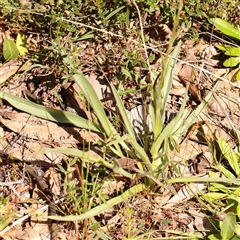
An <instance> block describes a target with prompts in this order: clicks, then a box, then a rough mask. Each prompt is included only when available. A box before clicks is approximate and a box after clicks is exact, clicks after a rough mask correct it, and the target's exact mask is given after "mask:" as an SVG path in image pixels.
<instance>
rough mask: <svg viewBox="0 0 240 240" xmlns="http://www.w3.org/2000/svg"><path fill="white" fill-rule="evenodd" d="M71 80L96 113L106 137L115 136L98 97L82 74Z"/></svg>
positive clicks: (74, 76) (114, 131)
mask: <svg viewBox="0 0 240 240" xmlns="http://www.w3.org/2000/svg"><path fill="white" fill-rule="evenodd" d="M73 78H74V80H75V82H76V83H77V85H78V86H79V87H80V89H81V91H82V93H83V95H84V96H85V98H86V99H87V101H88V102H89V103H90V105H91V107H92V108H93V109H94V112H95V113H96V115H97V117H98V119H99V121H100V123H101V125H102V127H103V128H104V130H105V132H106V134H107V136H108V137H110V136H114V135H116V134H117V132H116V130H115V129H114V127H113V125H112V124H111V123H110V121H109V120H108V118H107V116H106V114H105V112H104V109H103V106H102V103H101V102H100V100H99V99H98V96H97V94H96V92H95V91H94V89H93V87H92V85H91V84H90V83H89V81H88V80H87V79H86V78H85V77H84V75H83V74H82V73H77V74H75V75H73Z"/></svg>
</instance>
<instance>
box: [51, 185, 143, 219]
mask: <svg viewBox="0 0 240 240" xmlns="http://www.w3.org/2000/svg"><path fill="white" fill-rule="evenodd" d="M145 189H146V187H145V185H144V184H138V185H136V186H134V187H132V188H130V189H128V190H127V191H126V192H124V193H123V194H121V195H120V196H118V197H115V198H112V199H111V200H108V201H107V202H105V203H103V204H101V205H99V206H97V207H95V208H92V209H90V210H88V211H87V212H85V213H83V214H81V215H77V216H71V215H69V216H65V217H60V216H49V217H48V218H50V219H55V220H58V221H81V220H84V219H87V218H92V217H94V216H96V215H99V214H100V213H102V212H104V211H106V210H108V209H109V208H111V207H112V206H114V205H116V204H119V203H121V202H123V201H126V200H127V199H128V198H130V197H131V196H133V195H135V194H137V193H139V192H141V191H143V190H145Z"/></svg>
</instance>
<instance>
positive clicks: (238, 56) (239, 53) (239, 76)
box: [210, 18, 240, 81]
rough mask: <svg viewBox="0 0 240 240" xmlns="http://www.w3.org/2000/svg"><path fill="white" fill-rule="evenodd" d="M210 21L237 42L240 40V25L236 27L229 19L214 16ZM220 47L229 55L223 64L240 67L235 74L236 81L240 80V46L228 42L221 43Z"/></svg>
mask: <svg viewBox="0 0 240 240" xmlns="http://www.w3.org/2000/svg"><path fill="white" fill-rule="evenodd" d="M210 22H211V23H212V24H213V25H214V26H215V27H216V28H217V29H218V30H220V31H221V32H222V33H223V34H224V35H226V36H228V37H229V38H231V39H232V40H233V41H235V42H236V43H237V42H238V43H239V41H240V25H238V26H237V27H236V28H234V27H233V26H232V25H231V24H230V23H228V22H227V21H225V20H223V19H220V18H212V19H210ZM217 47H218V49H220V50H222V51H223V52H224V54H225V55H227V56H229V58H228V59H227V60H225V61H224V63H223V65H224V66H225V67H230V68H232V67H238V71H237V73H236V74H235V79H236V81H239V80H240V68H239V64H240V47H239V46H237V47H233V46H232V45H227V44H219V45H218V46H217Z"/></svg>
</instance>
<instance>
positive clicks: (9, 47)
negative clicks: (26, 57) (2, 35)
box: [3, 39, 19, 61]
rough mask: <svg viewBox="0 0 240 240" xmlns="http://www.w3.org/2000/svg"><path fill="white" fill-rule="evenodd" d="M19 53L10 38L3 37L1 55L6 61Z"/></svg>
mask: <svg viewBox="0 0 240 240" xmlns="http://www.w3.org/2000/svg"><path fill="white" fill-rule="evenodd" d="M18 55H19V52H18V48H17V46H16V44H15V42H14V41H13V40H11V39H5V40H4V42H3V57H4V59H5V60H6V61H10V60H12V59H15V58H17V57H18Z"/></svg>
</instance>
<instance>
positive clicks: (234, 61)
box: [223, 57, 240, 67]
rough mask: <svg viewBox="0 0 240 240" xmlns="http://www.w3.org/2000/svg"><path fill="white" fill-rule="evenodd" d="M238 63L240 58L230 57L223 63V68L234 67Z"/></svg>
mask: <svg viewBox="0 0 240 240" xmlns="http://www.w3.org/2000/svg"><path fill="white" fill-rule="evenodd" d="M239 63H240V57H230V58H228V59H227V60H225V61H224V63H223V66H224V67H236V66H237V65H238V64H239Z"/></svg>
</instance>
